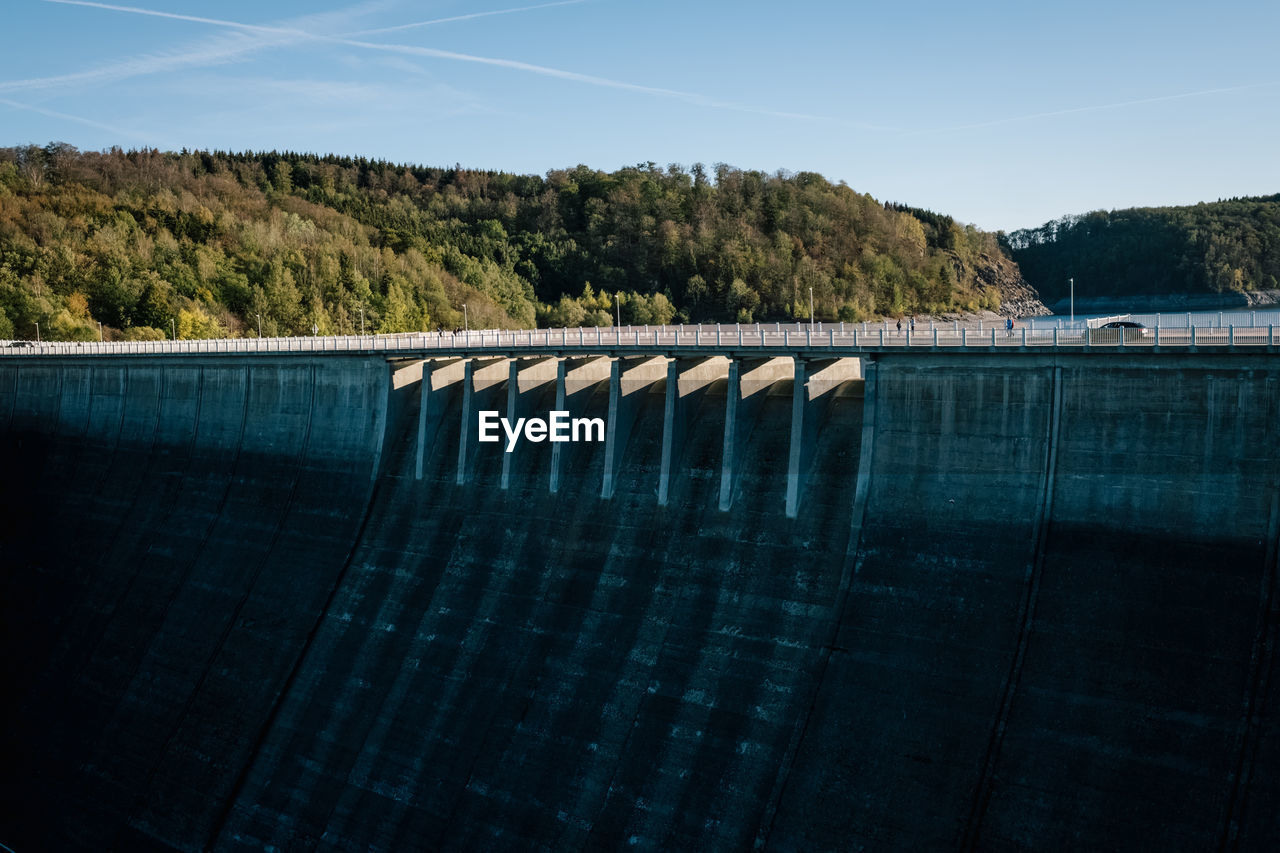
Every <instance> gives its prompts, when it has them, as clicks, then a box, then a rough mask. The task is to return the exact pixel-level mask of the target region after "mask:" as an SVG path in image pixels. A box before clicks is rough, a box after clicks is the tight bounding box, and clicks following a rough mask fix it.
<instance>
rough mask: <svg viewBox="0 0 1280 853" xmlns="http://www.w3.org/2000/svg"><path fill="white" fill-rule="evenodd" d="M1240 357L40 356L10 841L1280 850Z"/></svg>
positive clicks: (1036, 344) (6, 427)
mask: <svg viewBox="0 0 1280 853" xmlns="http://www.w3.org/2000/svg"><path fill="white" fill-rule="evenodd" d="M1241 331H1242V332H1243V330H1241ZM1221 332H1222V334H1223V335H1229V336H1228V337H1220V338H1210V339H1208V340H1206V339H1205V338H1204V337H1202V338H1201V339H1200V340H1198V341H1197V340H1195V339H1190V340H1178V339H1175V340H1168V339H1166V340H1164V341H1161V342H1159V343H1157V342H1154V341H1153V342H1151V343H1152V344H1153V345H1152V346H1147V347H1130V346H1111V347H1095V346H1089V343H1090V342H1089V341H1088V340H1083V341H1078V342H1073V341H1068V340H1053V341H1047V340H1043V339H1040V340H1037V339H1031V340H1028V339H1027V337H1026V335H1025V333H1024V334H1023V335H1021V336H1019V337H1017V338H1014V339H1011V340H1006V339H1005V338H1004V337H1000V338H997V337H995V336H994V335H991V337H990V340H989V341H988V340H987V334H988V333H983V334H982V335H981V336H979V337H978V338H977V339H976V340H969V339H966V338H965V337H964V335H963V333H962V336H961V339H960V341H959V343H958V345H955V346H949V345H948V341H947V340H946V337H945V335H944V336H943V337H941V338H940V337H938V336H937V335H936V334H933V335H930V336H929V337H924V336H921V337H919V338H917V339H916V340H915V341H914V342H913V341H911V340H909V339H908V340H905V341H895V340H894V339H892V338H890V339H889V340H886V339H885V338H884V337H883V336H879V337H875V338H871V337H867V336H865V335H864V337H863V339H862V340H861V341H858V340H842V339H841V338H839V337H837V335H836V333H835V332H831V333H830V335H829V337H826V339H825V340H824V339H823V335H825V334H826V333H823V335H819V336H817V337H816V338H815V336H814V335H813V334H812V333H807V332H806V331H805V330H799V329H797V330H796V331H795V332H793V333H788V332H785V331H780V330H779V331H775V332H774V333H773V334H775V335H781V336H782V338H781V340H776V339H770V338H769V337H768V335H769V334H770V333H769V332H767V331H763V330H757V331H756V332H749V333H748V334H747V337H746V338H744V337H742V336H741V330H735V333H734V334H733V335H729V336H726V333H725V330H717V331H716V337H714V338H711V337H709V335H710V333H709V332H706V333H696V332H695V333H691V334H692V337H691V338H689V337H686V338H685V339H683V340H682V339H681V338H680V337H679V333H678V332H677V333H676V337H675V339H674V340H668V339H666V338H663V337H655V338H654V339H653V341H652V342H650V341H649V340H648V339H647V338H644V339H642V337H641V335H640V334H639V333H637V334H636V336H635V337H634V339H631V340H627V339H624V337H623V335H622V334H621V333H619V334H618V335H616V336H615V337H614V339H613V340H612V342H610V341H609V340H607V339H604V338H597V339H595V340H592V339H591V338H590V336H586V335H582V334H579V335H578V337H577V340H576V341H575V340H572V339H571V338H570V337H568V336H567V335H561V338H560V340H559V341H556V340H555V339H554V337H553V336H552V335H550V334H548V335H546V336H544V337H542V338H538V337H537V336H538V335H541V334H542V333H540V332H539V333H536V334H535V333H518V334H519V335H525V337H524V338H519V337H518V336H510V337H506V338H504V337H502V336H493V337H492V338H490V339H488V340H486V339H485V338H483V337H481V338H480V341H479V343H478V344H476V343H475V342H473V341H471V340H469V339H468V340H464V341H462V342H458V341H449V342H448V343H447V344H442V343H441V342H440V341H439V340H436V341H434V342H433V343H430V344H428V343H424V342H422V341H415V340H407V341H397V342H387V341H383V342H382V343H381V344H369V343H367V342H357V343H356V344H355V345H354V346H351V345H350V343H349V342H347V343H346V344H344V343H343V342H340V341H332V342H330V343H321V344H319V345H314V346H311V347H309V348H305V349H304V348H302V347H301V346H299V348H298V349H297V350H296V351H294V350H293V349H290V348H286V347H284V346H283V345H282V346H280V347H277V348H275V349H272V348H268V349H267V350H266V351H262V350H255V351H245V350H244V349H241V350H233V349H232V348H230V347H229V346H227V345H226V344H225V343H223V344H219V343H218V342H207V345H187V344H185V342H179V344H175V345H172V346H169V347H167V348H166V347H163V346H160V347H157V346H156V345H138V348H136V349H129V348H126V347H123V346H121V347H116V348H114V349H111V348H110V345H104V346H103V347H102V348H101V349H100V350H97V351H93V352H80V351H77V350H76V349H74V348H70V347H67V348H63V349H56V350H45V351H37V352H31V353H26V352H23V353H20V354H15V355H13V356H12V357H5V358H0V466H2V467H0V470H3V471H4V472H5V475H6V476H5V486H4V489H3V495H2V497H0V567H2V568H3V575H2V578H3V580H2V581H0V583H2V584H3V586H2V587H0V590H2V592H0V625H2V626H3V627H2V629H0V630H3V656H2V659H3V661H4V663H3V667H4V671H3V676H4V684H5V696H6V701H5V702H4V703H3V709H2V710H0V715H2V717H0V719H2V721H3V728H2V729H0V731H2V732H3V734H0V767H2V768H3V770H4V772H3V774H0V786H2V794H0V843H3V844H4V845H6V846H8V847H10V848H12V849H13V850H15V851H18V853H25V851H28V850H43V849H59V850H103V849H116V850H144V851H145V850H154V851H162V850H184V851H186V850H192V851H194V850H310V849H319V850H350V849H360V850H556V851H560V850H600V849H637V850H751V849H759V850H778V851H802V850H917V849H945V850H1029V849H1076V850H1086V849H1087V850H1096V849H1143V850H1202V849H1206V848H1220V849H1240V850H1273V849H1276V847H1277V845H1278V844H1280V818H1278V817H1277V816H1278V815H1280V774H1278V773H1277V768H1280V725H1278V724H1277V720H1276V714H1277V711H1276V709H1277V706H1278V703H1280V693H1278V692H1277V691H1278V688H1277V686H1276V679H1275V678H1274V677H1273V676H1274V667H1275V647H1276V642H1277V636H1276V634H1277V628H1278V626H1280V619H1278V614H1277V608H1280V601H1278V600H1277V596H1276V588H1275V587H1276V574H1277V568H1278V567H1277V559H1278V556H1277V554H1278V543H1280V443H1278V442H1277V441H1276V439H1277V429H1276V423H1277V416H1278V415H1280V411H1278V410H1280V359H1278V358H1277V355H1278V354H1280V350H1278V348H1277V346H1276V344H1277V341H1276V340H1275V337H1274V336H1273V333H1272V330H1270V329H1263V330H1261V334H1263V335H1265V340H1244V339H1236V337H1235V333H1234V332H1231V333H1228V332H1227V330H1221ZM1214 333H1216V330H1214ZM752 334H755V335H757V337H756V338H755V339H754V341H753V339H752V338H751V335H752ZM789 334H798V335H800V336H801V338H799V339H798V338H794V337H788V335H789ZM1191 334H1194V332H1192V333H1191ZM1201 334H1202V335H1204V334H1209V333H1206V332H1204V331H1203V330H1202V331H1201ZM1001 335H1003V332H1002V333H1001ZM1072 343H1078V344H1079V345H1078V346H1072V345H1070V344H1072ZM1117 343H1119V344H1124V341H1123V339H1121V340H1120V341H1118V342H1117ZM1062 344H1067V345H1062ZM254 346H257V345H254ZM292 346H293V344H289V347H292ZM220 347H224V348H220ZM482 410H496V411H498V412H501V413H503V414H504V415H506V416H509V417H512V418H514V417H525V416H531V415H539V416H546V414H547V413H548V412H550V411H567V412H569V413H571V415H573V416H575V417H584V418H600V419H603V420H604V422H605V424H606V434H605V440H604V441H601V442H596V441H590V442H587V441H584V442H567V443H551V442H545V443H533V442H520V443H519V445H518V446H516V447H515V448H514V449H513V450H512V452H510V453H507V452H504V445H503V444H502V443H482V442H479V441H478V440H477V435H476V430H477V413H478V412H480V411H482Z"/></svg>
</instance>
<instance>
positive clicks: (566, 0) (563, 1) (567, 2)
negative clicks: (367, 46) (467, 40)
mask: <svg viewBox="0 0 1280 853" xmlns="http://www.w3.org/2000/svg"><path fill="white" fill-rule="evenodd" d="M586 2H587V0H558V2H556V3H539V4H538V5H537V6H518V7H516V8H514V9H495V10H494V11H492V12H472V13H471V14H469V15H454V16H453V17H451V18H435V19H433V20H430V21H415V22H414V23H412V24H397V25H396V26H394V27H378V28H377V29H375V30H361V31H360V32H358V33H351V35H352V36H372V35H377V34H379V33H394V32H398V31H400V30H412V29H416V28H418V27H434V26H435V25H436V24H452V23H454V22H455V21H470V20H472V19H474V18H488V17H490V16H493V15H514V14H515V13H517V12H532V11H534V10H535V9H550V8H551V7H553V6H575V5H577V4H578V3H586Z"/></svg>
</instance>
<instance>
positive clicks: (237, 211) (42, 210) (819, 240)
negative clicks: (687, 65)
mask: <svg viewBox="0 0 1280 853" xmlns="http://www.w3.org/2000/svg"><path fill="white" fill-rule="evenodd" d="M1017 280H1018V275H1017V270H1016V268H1015V267H1013V265H1012V264H1011V263H1010V262H1009V261H1008V259H1007V258H1006V257H1004V255H1003V254H1002V251H1001V249H1000V247H999V245H998V241H997V239H996V237H995V236H994V235H992V234H989V233H984V232H981V231H978V230H977V229H975V228H973V227H971V226H962V225H960V224H958V223H956V222H955V221H953V220H952V219H951V218H950V217H947V216H942V215H938V214H935V213H931V212H929V211H923V210H917V209H913V208H905V207H898V206H896V205H885V204H882V203H881V202H878V201H876V200H875V199H873V198H871V197H870V196H867V195H863V194H860V193H857V192H855V191H853V190H852V189H850V188H848V187H847V186H844V185H843V184H841V185H833V184H831V183H829V182H828V181H826V180H825V179H824V178H822V177H821V176H820V175H817V174H813V173H808V172H801V173H798V174H789V173H778V174H773V175H767V174H764V173H761V172H751V171H741V170H738V169H734V168H732V167H729V166H717V167H716V168H715V169H714V171H711V172H709V171H708V170H706V169H705V168H703V167H702V166H700V165H699V166H694V167H693V168H692V169H689V170H685V169H683V168H680V167H677V166H671V167H667V168H659V167H657V166H655V165H653V164H647V165H642V166H638V167H634V168H627V169H622V170H619V171H617V172H613V173H605V172H600V171H596V170H592V169H589V168H587V167H585V166H578V167H577V168H575V169H570V170H557V171H552V172H549V173H548V174H547V175H546V176H536V175H514V174H506V173H497V172H478V171H468V170H465V169H460V168H454V169H439V168H422V167H416V166H404V165H396V164H392V163H387V162H381V161H370V160H364V159H350V158H340V157H317V156H313V155H300V154H288V153H286V154H281V153H276V152H272V153H264V154H252V153H249V154H228V153H222V152H214V153H210V152H186V151H184V152H182V153H178V154H174V153H162V152H158V151H131V152H122V151H120V150H118V149H117V150H112V151H108V152H79V151H77V150H76V149H74V148H72V147H70V146H67V145H63V144H57V143H55V144H52V145H49V146H46V147H43V148H41V147H36V146H26V147H19V148H8V149H0V338H9V337H20V338H21V337H34V336H35V334H36V331H35V326H36V324H37V323H38V324H39V325H40V331H41V334H42V335H43V336H45V337H48V338H59V339H76V340H96V339H97V337H98V334H99V324H100V323H101V324H102V326H103V330H104V334H105V335H106V337H107V338H108V339H111V338H113V337H114V338H133V339H140V338H158V337H161V336H166V335H168V334H170V333H171V330H176V332H177V334H178V336H179V337H215V336H224V335H253V334H257V333H258V325H259V323H261V328H262V333H263V334H266V335H292V334H310V333H311V331H312V329H313V328H314V329H317V330H318V331H319V332H320V333H321V334H332V333H350V332H358V331H359V330H360V328H361V323H362V321H363V323H364V327H365V328H366V329H367V330H368V331H370V332H373V331H377V332H395V331H412V330H434V329H435V328H437V327H444V328H456V327H461V326H462V325H463V321H464V320H463V311H462V306H463V305H464V304H465V305H466V306H467V312H468V317H469V321H470V323H471V326H472V328H476V327H499V326H501V327H511V326H521V327H529V326H533V325H535V324H539V325H556V326H559V325H570V326H572V325H579V324H585V325H589V326H590V325H610V324H611V323H612V322H613V317H614V314H615V310H616V308H617V307H618V305H619V304H620V307H621V315H622V322H623V323H627V324H633V323H634V324H660V323H670V322H681V321H689V320H693V321H703V322H716V321H727V322H733V321H742V322H749V321H755V320H773V319H788V318H793V317H806V318H807V316H808V310H809V309H808V304H809V290H810V288H812V290H813V296H814V302H815V308H816V313H817V316H818V318H819V319H827V320H836V319H841V320H862V319H868V318H872V317H876V316H888V315H894V314H901V313H907V312H924V311H930V312H941V311H946V310H969V311H973V310H977V309H980V308H992V309H994V308H997V307H998V306H999V300H1000V295H999V289H1000V286H1003V283H1004V282H1006V281H1013V282H1017Z"/></svg>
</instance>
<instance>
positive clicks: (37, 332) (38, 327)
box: [36, 323, 40, 343]
mask: <svg viewBox="0 0 1280 853" xmlns="http://www.w3.org/2000/svg"><path fill="white" fill-rule="evenodd" d="M36 343H40V324H39V323H36Z"/></svg>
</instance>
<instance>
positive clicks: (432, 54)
mask: <svg viewBox="0 0 1280 853" xmlns="http://www.w3.org/2000/svg"><path fill="white" fill-rule="evenodd" d="M44 2H46V3H57V4H61V5H66V6H84V7H88V8H91V9H104V10H107V11H112V12H124V13H128V14H133V15H147V16H151V17H158V18H170V19H176V20H181V21H192V22H194V23H201V24H209V25H212V26H220V27H228V28H231V29H236V30H244V31H252V32H258V33H270V34H275V35H282V36H290V37H294V38H305V39H309V40H313V41H319V42H327V43H329V44H340V45H344V46H346V47H355V48H360V49H362V50H374V51H382V52H387V53H402V54H406V55H409V56H423V57H429V58H432V59H444V60H450V61H454V62H470V63H476V64H479V65H489V66H493V67H497V68H506V69H510V70H513V71H523V72H526V73H529V74H537V75H541V76H544V77H554V78H557V79H560V80H569V81H572V82H576V83H583V84H586V85H591V86H600V87H604V88H610V89H621V90H625V91H630V92H638V93H641V94H646V95H654V96H657V97H663V98H671V99H675V100H680V101H684V102H686V103H690V104H695V105H698V106H705V107H713V108H716V109H723V110H731V111H734V112H744V113H753V114H756V115H767V116H773V117H775V118H791V119H804V120H809V121H822V122H834V123H837V124H843V125H848V126H851V127H859V128H862V129H866V130H888V129H889V128H884V127H877V126H875V125H868V124H862V123H859V122H851V121H846V120H842V119H833V118H831V117H830V116H820V115H809V114H806V113H793V112H784V111H777V110H769V109H763V108H758V107H750V106H745V105H742V104H735V103H731V102H727V101H719V100H716V99H713V98H708V97H707V96H705V95H699V94H696V93H694V92H682V91H679V90H677V89H664V88H661V87H656V86H643V85H640V84H638V83H627V82H625V81H621V80H613V79H610V78H608V77H599V76H596V75H593V74H582V73H579V72H576V71H565V70H563V69H560V68H551V67H549V66H546V65H535V64H533V63H529V62H520V61H519V60H514V59H500V58H495V57H489V56H476V55H474V54H468V53H457V52H454V51H449V50H440V49H438V48H431V47H418V46H416V45H403V44H383V43H380V42H368V41H359V40H357V39H352V38H345V37H342V36H327V35H320V34H317V33H311V32H307V31H306V30H300V29H296V28H292V27H271V26H259V25H255V24H244V23H240V22H239V21H228V20H224V19H221V18H206V17H200V16H195V15H181V14H177V13H174V12H160V11H156V10H154V9H143V8H140V7H137V6H117V5H114V4H110V3H98V2H94V0H44ZM0 88H3V86H2V85H0Z"/></svg>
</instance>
